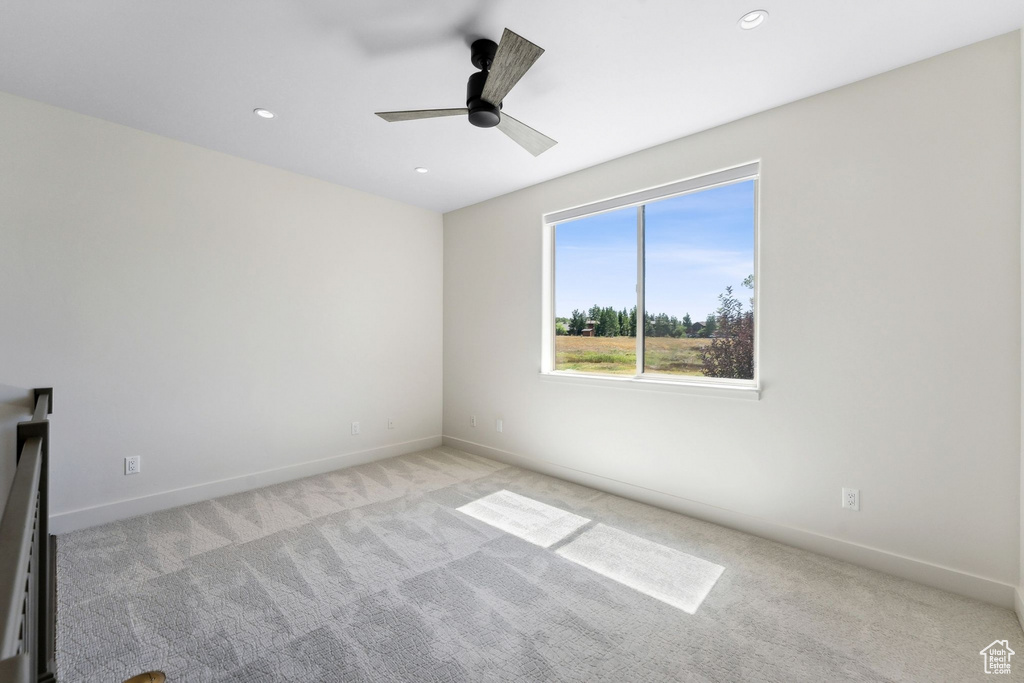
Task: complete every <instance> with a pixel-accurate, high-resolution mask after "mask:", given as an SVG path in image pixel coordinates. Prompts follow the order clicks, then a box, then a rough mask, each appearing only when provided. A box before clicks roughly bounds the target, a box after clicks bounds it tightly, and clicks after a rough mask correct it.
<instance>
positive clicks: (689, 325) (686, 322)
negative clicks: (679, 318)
mask: <svg viewBox="0 0 1024 683" xmlns="http://www.w3.org/2000/svg"><path fill="white" fill-rule="evenodd" d="M682 325H683V332H684V333H685V334H690V330H691V329H693V321H692V320H690V314H689V313H687V314H686V315H684V316H683V322H682Z"/></svg>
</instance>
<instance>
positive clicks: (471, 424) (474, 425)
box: [469, 415, 476, 427]
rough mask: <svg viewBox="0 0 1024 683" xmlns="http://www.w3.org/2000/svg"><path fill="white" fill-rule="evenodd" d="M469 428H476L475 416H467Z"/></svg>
mask: <svg viewBox="0 0 1024 683" xmlns="http://www.w3.org/2000/svg"><path fill="white" fill-rule="evenodd" d="M469 426H470V427H476V415H470V416H469Z"/></svg>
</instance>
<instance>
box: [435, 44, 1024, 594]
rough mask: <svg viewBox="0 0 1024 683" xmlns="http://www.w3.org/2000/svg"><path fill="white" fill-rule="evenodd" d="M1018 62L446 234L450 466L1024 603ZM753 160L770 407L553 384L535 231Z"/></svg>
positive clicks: (946, 76) (605, 173) (559, 186)
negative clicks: (546, 476) (484, 463)
mask: <svg viewBox="0 0 1024 683" xmlns="http://www.w3.org/2000/svg"><path fill="white" fill-rule="evenodd" d="M1018 42H1019V39H1018V34H1017V33H1014V34H1009V35H1006V36H1002V37H998V38H995V39H992V40H989V41H985V42H983V43H979V44H977V45H973V46H969V47H967V48H964V49H961V50H957V51H955V52H952V53H949V54H945V55H941V56H938V57H935V58H933V59H929V60H927V61H924V62H921V63H918V64H914V65H911V66H908V67H905V68H902V69H898V70H896V71H892V72H889V73H885V74H882V75H879V76H877V77H874V78H871V79H868V80H865V81H862V82H859V83H855V84H852V85H849V86H846V87H843V88H840V89H838V90H835V91H831V92H828V93H824V94H822V95H818V96H815V97H811V98H809V99H806V100H802V101H800V102H796V103H793V104H790V105H787V106H784V107H780V108H778V109H774V110H771V111H768V112H764V113H761V114H757V115H755V116H752V117H749V118H746V119H743V120H740V121H737V122H734V123H731V124H728V125H725V126H721V127H719V128H715V129H712V130H709V131H707V132H704V133H700V134H697V135H693V136H691V137H687V138H684V139H681V140H677V141H674V142H670V143H667V144H665V145H661V146H659V147H655V148H652V149H649V150H646V151H643V152H639V153H637V154H633V155H631V156H627V157H624V158H621V159H618V160H615V161H612V162H609V163H606V164H603V165H600V166H596V167H594V168H590V169H587V170H584V171H580V172H578V173H574V174H571V175H569V176H565V177H563V178H559V179H556V180H553V181H550V182H546V183H543V184H540V185H537V186H534V187H531V188H528V189H525V190H522V191H519V192H515V193H513V194H510V195H507V196H504V197H499V198H496V199H493V200H491V201H487V202H484V203H481V204H478V205H475V206H472V207H468V208H465V209H462V210H459V211H455V212H452V213H449V214H446V215H445V220H444V230H445V237H444V239H445V244H444V258H445V263H444V283H445V290H444V291H445V311H444V359H445V363H444V433H445V435H446V438H447V439H448V441H449V442H450V443H453V444H459V445H462V446H464V447H467V448H474V449H476V450H477V451H478V452H486V453H490V454H492V455H495V456H497V457H504V458H506V459H509V460H512V461H519V462H524V463H529V464H532V466H535V467H539V468H542V469H545V470H546V471H552V472H555V473H559V474H560V475H561V476H566V477H568V478H574V479H578V480H581V481H588V482H590V483H594V484H597V485H600V486H604V487H605V488H609V489H613V490H619V491H624V492H627V493H631V494H632V495H639V496H640V497H646V498H647V499H651V500H653V501H657V502H659V504H666V505H669V506H672V507H675V508H677V509H681V510H685V511H690V512H694V513H696V514H701V515H702V516H706V517H709V518H712V519H716V520H719V521H725V522H726V523H730V524H733V525H735V526H739V527H742V528H747V529H750V530H753V531H755V532H757V533H762V534H764V535H767V536H770V537H774V538H779V539H780V540H785V541H786V542H794V543H797V544H800V545H804V546H805V547H810V548H813V549H816V550H820V551H822V552H827V553H830V554H834V555H838V556H841V557H846V558H848V559H852V560H854V561H858V562H862V563H865V564H868V565H870V566H877V567H879V568H886V569H888V570H892V571H896V572H897V573H902V574H904V575H908V576H913V577H914V578H918V579H920V580H925V581H928V582H930V583H933V584H936V585H944V586H946V587H950V588H953V589H954V590H961V591H962V592H967V593H971V594H976V595H979V596H981V597H985V598H986V599H992V600H994V601H997V602H1002V603H1004V604H1005V603H1008V602H1009V601H1012V593H1013V590H1012V587H1013V586H1014V585H1015V584H1016V583H1017V575H1018V564H1019V560H1018V525H1019V519H1020V507H1019V499H1020V487H1019V481H1020V480H1019V468H1020V421H1021V412H1020V404H1021V390H1020V367H1021V314H1020V311H1021V279H1020V273H1021V257H1020V254H1021V250H1020V243H1021V222H1020V200H1021V165H1020V143H1019V140H1020V135H1021V125H1020V110H1021V98H1020V70H1021V62H1020V58H1019V45H1018ZM693 106H695V107H699V106H700V102H699V101H695V102H694V103H693ZM757 159H760V160H761V163H762V166H761V177H762V183H761V224H760V225H761V233H760V235H761V264H760V292H759V296H760V298H759V305H760V306H761V309H760V312H761V329H760V338H761V346H760V377H761V381H762V394H761V398H760V400H759V401H739V400H733V399H729V398H721V397H709V396H696V395H688V394H680V393H666V392H652V391H638V390H622V389H619V388H599V387H594V386H587V385H580V384H575V383H571V382H563V381H558V380H555V379H544V378H542V377H541V375H540V374H539V372H538V371H539V364H540V357H541V339H542V335H541V333H540V328H541V301H542V293H541V282H542V254H543V244H542V239H541V233H542V228H541V215H542V214H544V213H547V212H551V211H556V210H560V209H564V208H567V207H570V206H574V205H580V204H585V203H588V202H592V201H595V200H599V199H603V198H607V197H611V196H616V195H619V194H623V193H626V192H630V191H633V190H638V189H642V188H646V187H652V186H656V185H660V184H663V183H667V182H670V181H674V180H678V179H682V178H686V177H691V176H695V175H699V174H703V173H707V172H710V171H714V170H717V169H721V168H726V167H729V166H733V165H738V164H741V163H745V162H749V161H752V160H757ZM471 414H476V415H478V416H479V418H480V420H479V422H480V424H481V426H480V427H477V428H475V429H474V428H472V427H471V426H470V421H469V416H470V415H471ZM496 417H502V418H503V420H504V432H503V433H501V434H499V433H497V432H496V431H495V429H494V423H493V420H494V418H496ZM474 444H475V445H474ZM844 486H849V487H854V488H859V489H860V491H861V498H862V501H861V511H860V512H856V513H855V512H851V511H848V510H843V509H841V507H840V490H841V488H842V487H844Z"/></svg>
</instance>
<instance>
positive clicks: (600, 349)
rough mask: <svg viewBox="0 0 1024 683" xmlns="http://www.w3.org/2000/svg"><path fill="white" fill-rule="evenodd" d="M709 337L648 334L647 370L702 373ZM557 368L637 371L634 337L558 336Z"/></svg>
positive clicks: (672, 372) (610, 371) (612, 373)
mask: <svg viewBox="0 0 1024 683" xmlns="http://www.w3.org/2000/svg"><path fill="white" fill-rule="evenodd" d="M709 343H711V340H710V339H674V338H672V337H648V338H647V348H646V353H645V354H644V357H645V366H646V370H647V372H662V373H668V374H673V375H700V374H701V371H700V368H701V362H700V349H701V348H703V347H705V346H707V345H708V344H709ZM555 369H556V370H575V371H577V372H598V373H603V374H606V375H635V374H636V339H635V338H634V337H555Z"/></svg>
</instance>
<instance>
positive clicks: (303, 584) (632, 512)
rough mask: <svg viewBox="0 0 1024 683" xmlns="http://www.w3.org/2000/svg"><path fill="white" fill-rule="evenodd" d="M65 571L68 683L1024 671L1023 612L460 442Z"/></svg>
mask: <svg viewBox="0 0 1024 683" xmlns="http://www.w3.org/2000/svg"><path fill="white" fill-rule="evenodd" d="M460 508H461V509H460ZM57 558H58V565H57V566H58V583H57V585H58V603H59V609H58V622H57V626H58V642H57V654H58V658H57V663H58V669H59V680H60V681H61V682H62V683H74V682H77V681H89V682H90V683H101V682H103V681H121V680H122V679H124V678H127V677H128V676H130V675H133V674H136V673H139V672H141V671H144V670H148V669H154V668H156V669H162V670H164V671H166V672H167V673H168V675H169V678H168V680H169V681H172V682H177V681H187V682H189V683H192V682H200V681H247V682H257V681H258V682H263V681H267V682H276V681H375V682H376V681H743V680H750V681H780V682H782V681H786V682H789V681H836V680H857V681H890V680H915V681H963V680H973V679H978V680H985V679H986V677H985V675H984V674H983V673H982V658H981V656H980V655H979V651H980V650H981V649H982V648H983V647H985V646H986V645H988V644H989V643H990V642H992V641H994V640H996V639H1000V640H1002V639H1009V641H1010V646H1011V647H1014V648H1016V650H1017V651H1018V652H1020V653H1021V655H1020V657H1021V662H1020V664H1019V665H1018V663H1017V662H1013V669H1014V670H1015V672H1014V676H1012V677H1004V678H1014V679H1016V678H1022V676H1021V675H1020V674H1021V673H1024V649H1022V648H1024V638H1022V634H1021V631H1020V628H1019V626H1018V624H1017V621H1016V619H1015V617H1014V615H1013V613H1012V612H1011V611H1009V610H1005V609H1000V608H997V607H993V606H991V605H986V604H983V603H980V602H977V601H974V600H969V599H966V598H962V597H958V596H955V595H952V594H950V593H945V592H943V591H939V590H934V589H931V588H927V587H924V586H920V585H917V584H914V583H911V582H908V581H904V580H901V579H896V578H892V577H889V576H886V575H883V574H879V573H877V572H872V571H870V570H866V569H861V568H858V567H855V566H852V565H849V564H846V563H843V562H839V561H836V560H831V559H828V558H825V557H821V556H818V555H814V554H811V553H807V552H803V551H800V550H795V549H793V548H789V547H786V546H782V545H779V544H776V543H772V542H770V541H765V540H763V539H759V538H756V537H753V536H749V535H746V534H743V533H739V532H736V531H731V530H728V529H724V528H722V527H718V526H715V525H712V524H707V523H704V522H700V521H697V520H694V519H691V518H688V517H683V516H680V515H677V514H674V513H670V512H665V511H663V510H658V509H656V508H652V507H649V506H646V505H641V504H639V503H635V502H632V501H628V500H625V499H622V498H618V497H615V496H611V495H607V494H603V493H600V492H598V491H594V490H592V489H587V488H584V487H581V486H576V485H573V484H569V483H566V482H563V481H560V480H557V479H553V478H550V477H546V476H543V475H539V474H536V473H532V472H528V471H525V470H521V469H518V468H514V467H506V466H504V465H501V464H499V463H495V462H492V461H489V460H484V459H482V458H478V457H475V456H471V455H468V454H466V453H462V452H459V451H455V450H451V449H447V448H438V449H434V450H430V451H424V452H422V453H417V454H413V455H408V456H402V457H399V458H393V459H390V460H385V461H382V462H378V463H374V464H370V465H363V466H360V467H355V468H351V469H346V470H338V471H336V472H331V473H329V474H325V475H321V476H317V477H312V478H309V479H303V480H300V481H295V482H290V483H286V484H281V485H277V486H271V487H268V488H264V489H259V490H256V491H251V492H247V493H241V494H238V495H234V496H228V497H226V498H220V499H217V500H214V501H208V502H204V503H198V504H196V505H190V506H187V507H183V508H178V509H175V510H169V511H166V512H160V513H155V514H151V515H145V516H142V517H136V518H134V519H130V520H126V521H123V522H118V523H115V524H109V525H106V526H103V527H96V528H93V529H87V530H84V531H78V532H75V533H71V534H67V535H64V536H61V537H60V538H59V539H58V555H57Z"/></svg>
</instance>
